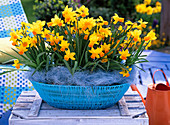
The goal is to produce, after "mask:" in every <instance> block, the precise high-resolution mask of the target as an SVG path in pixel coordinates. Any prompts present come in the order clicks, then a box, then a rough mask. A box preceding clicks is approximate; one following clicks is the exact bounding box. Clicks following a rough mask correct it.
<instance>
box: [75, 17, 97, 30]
mask: <svg viewBox="0 0 170 125" xmlns="http://www.w3.org/2000/svg"><path fill="white" fill-rule="evenodd" d="M78 26H79V29H82V30H83V31H85V30H86V29H88V30H91V29H92V28H93V27H94V26H96V21H95V20H94V19H93V18H89V17H88V18H87V19H84V18H81V19H80V21H79V22H78Z"/></svg>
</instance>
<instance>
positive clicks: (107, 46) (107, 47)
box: [101, 43, 111, 53]
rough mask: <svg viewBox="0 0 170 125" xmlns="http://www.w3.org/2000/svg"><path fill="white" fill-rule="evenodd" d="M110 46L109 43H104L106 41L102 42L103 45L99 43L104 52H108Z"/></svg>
mask: <svg viewBox="0 0 170 125" xmlns="http://www.w3.org/2000/svg"><path fill="white" fill-rule="evenodd" d="M110 46H111V44H106V43H104V45H101V47H102V49H103V51H104V52H105V53H108V52H109V50H110Z"/></svg>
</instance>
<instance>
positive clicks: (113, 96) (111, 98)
mask: <svg viewBox="0 0 170 125" xmlns="http://www.w3.org/2000/svg"><path fill="white" fill-rule="evenodd" d="M31 82H32V84H33V86H34V88H35V89H36V90H37V92H38V93H39V95H40V97H41V98H42V99H43V100H44V101H45V102H47V104H49V105H51V106H53V107H56V108H61V109H105V108H108V107H111V106H113V105H114V104H115V103H117V102H118V101H119V100H120V99H121V98H122V96H123V95H124V93H125V92H126V91H127V90H128V88H129V86H130V84H128V83H127V84H121V85H113V86H93V87H91V86H68V85H52V84H45V83H39V82H35V81H31Z"/></svg>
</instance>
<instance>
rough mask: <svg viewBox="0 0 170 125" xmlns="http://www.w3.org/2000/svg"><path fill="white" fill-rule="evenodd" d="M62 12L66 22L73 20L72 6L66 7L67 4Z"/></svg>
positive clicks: (74, 14)
mask: <svg viewBox="0 0 170 125" xmlns="http://www.w3.org/2000/svg"><path fill="white" fill-rule="evenodd" d="M62 14H63V17H64V18H65V22H66V23H70V22H73V21H75V16H76V13H75V12H74V11H73V8H68V5H67V6H66V7H65V9H64V11H63V12H62Z"/></svg>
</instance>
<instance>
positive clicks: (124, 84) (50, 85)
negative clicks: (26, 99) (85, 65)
mask: <svg viewBox="0 0 170 125" xmlns="http://www.w3.org/2000/svg"><path fill="white" fill-rule="evenodd" d="M30 82H31V83H32V84H34V83H36V84H39V85H42V84H43V85H46V86H49V87H52V86H60V87H74V88H75V87H77V88H84V87H99V88H103V87H107V88H111V87H115V86H122V85H123V86H127V85H129V86H130V83H121V84H120V85H111V86H77V85H54V84H46V83H43V82H36V81H32V80H30Z"/></svg>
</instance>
